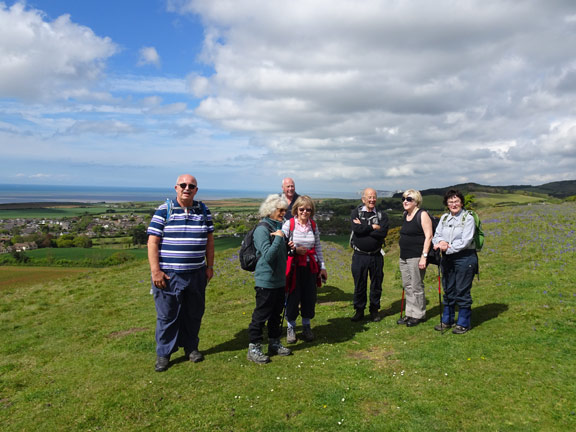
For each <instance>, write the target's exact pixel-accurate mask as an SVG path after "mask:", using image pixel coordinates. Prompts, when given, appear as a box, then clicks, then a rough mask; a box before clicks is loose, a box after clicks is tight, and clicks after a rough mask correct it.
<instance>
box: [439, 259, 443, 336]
mask: <svg viewBox="0 0 576 432" xmlns="http://www.w3.org/2000/svg"><path fill="white" fill-rule="evenodd" d="M441 264H442V259H440V264H438V305H439V307H440V314H439V315H440V334H441V335H442V334H444V328H443V327H442V277H441V276H440V265H441Z"/></svg>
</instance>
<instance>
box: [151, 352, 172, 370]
mask: <svg viewBox="0 0 576 432" xmlns="http://www.w3.org/2000/svg"><path fill="white" fill-rule="evenodd" d="M168 363H170V358H169V357H160V356H158V357H156V364H155V365H154V370H155V371H156V372H164V371H165V370H166V369H168Z"/></svg>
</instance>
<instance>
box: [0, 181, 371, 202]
mask: <svg viewBox="0 0 576 432" xmlns="http://www.w3.org/2000/svg"><path fill="white" fill-rule="evenodd" d="M279 192H281V191H280V190H278V191H273V190H272V191H270V190H269V191H256V190H233V189H204V188H201V189H199V190H198V194H197V195H196V199H198V200H202V201H210V200H221V199H240V198H256V199H264V198H266V196H268V194H270V193H279ZM300 193H304V192H300ZM305 193H306V194H308V195H310V196H311V197H312V198H352V199H354V198H358V199H359V198H360V192H358V191H354V192H339V193H335V192H309V191H306V192H305ZM174 195H175V191H174V187H169V188H150V187H112V186H63V185H19V184H0V204H15V203H30V202H84V203H99V202H106V203H113V202H128V201H132V202H141V201H164V200H165V199H166V198H168V197H173V196H174Z"/></svg>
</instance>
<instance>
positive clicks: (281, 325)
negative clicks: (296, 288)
mask: <svg viewBox="0 0 576 432" xmlns="http://www.w3.org/2000/svg"><path fill="white" fill-rule="evenodd" d="M288 295H289V293H288V292H286V294H284V309H283V310H282V321H280V334H282V327H284V317H285V316H286V306H287V305H288Z"/></svg>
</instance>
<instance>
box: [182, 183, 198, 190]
mask: <svg viewBox="0 0 576 432" xmlns="http://www.w3.org/2000/svg"><path fill="white" fill-rule="evenodd" d="M178 186H180V187H181V188H182V189H186V187H188V189H191V190H194V189H196V185H195V184H193V183H180V184H179V185H178Z"/></svg>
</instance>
